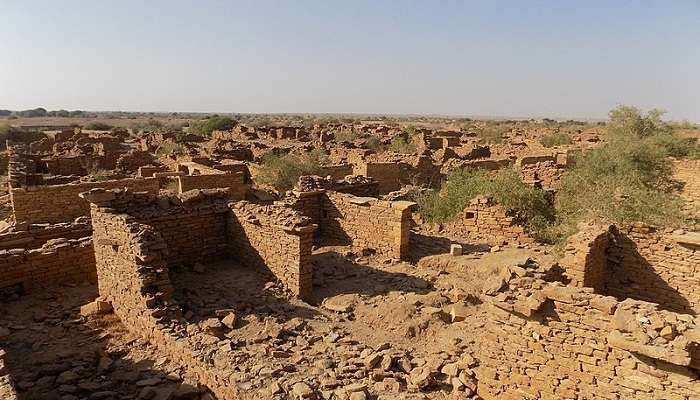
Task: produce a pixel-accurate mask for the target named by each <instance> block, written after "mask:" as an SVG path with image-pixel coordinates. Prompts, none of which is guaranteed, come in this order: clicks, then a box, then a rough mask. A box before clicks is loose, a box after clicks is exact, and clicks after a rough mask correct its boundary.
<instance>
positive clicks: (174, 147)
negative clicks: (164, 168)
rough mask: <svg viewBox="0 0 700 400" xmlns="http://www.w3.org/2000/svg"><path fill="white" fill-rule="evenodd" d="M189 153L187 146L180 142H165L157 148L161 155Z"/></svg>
mask: <svg viewBox="0 0 700 400" xmlns="http://www.w3.org/2000/svg"><path fill="white" fill-rule="evenodd" d="M185 154H187V148H186V147H185V146H183V145H181V144H179V143H174V142H164V143H163V144H161V145H160V147H158V149H157V150H156V155H157V156H159V157H168V156H181V155H185Z"/></svg>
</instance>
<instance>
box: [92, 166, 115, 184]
mask: <svg viewBox="0 0 700 400" xmlns="http://www.w3.org/2000/svg"><path fill="white" fill-rule="evenodd" d="M90 177H92V179H93V180H94V181H95V182H104V181H108V180H110V179H112V173H111V172H110V171H109V170H107V169H102V168H96V169H92V170H91V171H90Z"/></svg>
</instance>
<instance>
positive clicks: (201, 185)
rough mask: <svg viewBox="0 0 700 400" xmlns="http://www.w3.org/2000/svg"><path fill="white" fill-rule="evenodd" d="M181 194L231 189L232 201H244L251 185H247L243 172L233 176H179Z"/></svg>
mask: <svg viewBox="0 0 700 400" xmlns="http://www.w3.org/2000/svg"><path fill="white" fill-rule="evenodd" d="M177 179H178V185H179V190H180V193H183V192H187V191H190V190H194V189H216V188H226V189H229V194H230V196H231V199H234V200H242V199H244V198H245V195H246V193H247V192H248V188H249V185H248V184H246V183H245V175H244V174H243V173H241V172H237V173H233V174H211V175H181V176H178V178H177Z"/></svg>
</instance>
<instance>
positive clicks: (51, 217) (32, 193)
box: [10, 178, 159, 224]
mask: <svg viewBox="0 0 700 400" xmlns="http://www.w3.org/2000/svg"><path fill="white" fill-rule="evenodd" d="M94 188H104V189H122V188H128V189H129V190H132V191H136V192H148V193H152V194H157V193H158V190H159V184H158V180H157V179H155V178H133V179H119V180H111V181H103V182H87V183H71V184H67V185H56V186H34V187H26V188H17V187H11V188H10V199H11V201H12V210H13V212H14V217H15V220H16V221H17V222H27V223H30V224H37V223H57V222H66V221H73V220H74V219H76V218H78V217H81V216H88V215H90V205H89V204H88V203H87V202H86V201H83V200H81V199H80V198H79V197H78V194H80V193H82V192H86V191H89V190H91V189H94Z"/></svg>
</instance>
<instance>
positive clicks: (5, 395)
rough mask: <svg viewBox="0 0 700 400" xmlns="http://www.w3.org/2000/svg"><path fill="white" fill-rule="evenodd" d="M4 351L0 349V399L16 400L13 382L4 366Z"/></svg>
mask: <svg viewBox="0 0 700 400" xmlns="http://www.w3.org/2000/svg"><path fill="white" fill-rule="evenodd" d="M5 355H6V353H5V350H3V349H2V348H0V399H3V400H17V399H19V397H18V396H17V390H15V386H14V380H13V379H12V375H11V374H10V371H9V370H8V369H7V367H6V366H5Z"/></svg>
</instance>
